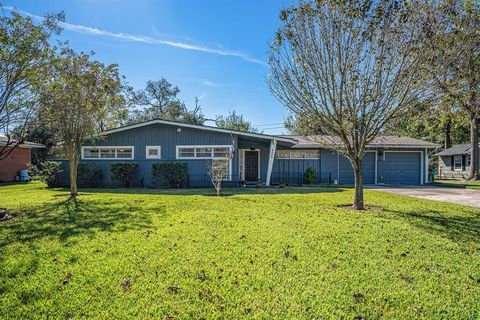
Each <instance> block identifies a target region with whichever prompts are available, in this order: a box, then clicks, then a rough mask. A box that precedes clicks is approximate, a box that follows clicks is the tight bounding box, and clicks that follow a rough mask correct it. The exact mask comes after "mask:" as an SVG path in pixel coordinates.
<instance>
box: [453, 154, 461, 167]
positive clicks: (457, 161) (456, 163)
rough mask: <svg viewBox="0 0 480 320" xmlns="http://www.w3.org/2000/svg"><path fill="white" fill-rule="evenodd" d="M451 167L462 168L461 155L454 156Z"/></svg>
mask: <svg viewBox="0 0 480 320" xmlns="http://www.w3.org/2000/svg"><path fill="white" fill-rule="evenodd" d="M453 167H454V169H455V170H462V156H455V157H454V160H453Z"/></svg>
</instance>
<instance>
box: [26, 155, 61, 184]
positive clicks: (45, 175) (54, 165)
mask: <svg viewBox="0 0 480 320" xmlns="http://www.w3.org/2000/svg"><path fill="white" fill-rule="evenodd" d="M28 171H29V172H30V174H31V175H32V176H33V177H34V178H35V179H39V180H41V181H43V182H45V183H46V184H47V187H48V188H54V187H58V174H59V173H60V172H62V171H63V170H62V168H61V163H60V162H58V161H43V162H40V163H39V164H38V165H36V166H35V165H32V164H29V165H28Z"/></svg>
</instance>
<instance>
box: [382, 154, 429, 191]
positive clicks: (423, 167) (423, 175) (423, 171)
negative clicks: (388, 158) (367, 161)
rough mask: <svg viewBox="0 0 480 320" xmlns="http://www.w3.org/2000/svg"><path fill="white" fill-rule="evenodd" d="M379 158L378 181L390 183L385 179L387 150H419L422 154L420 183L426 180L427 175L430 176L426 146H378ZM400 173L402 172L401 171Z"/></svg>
mask: <svg viewBox="0 0 480 320" xmlns="http://www.w3.org/2000/svg"><path fill="white" fill-rule="evenodd" d="M377 152H378V159H377V183H379V184H383V183H388V181H385V170H386V168H385V152H418V153H419V154H420V178H419V180H420V183H421V184H423V183H425V181H426V177H428V172H427V170H428V169H427V168H428V167H427V165H426V161H425V160H426V157H427V153H426V152H427V150H425V149H424V148H422V149H420V148H388V149H385V148H378V149H377ZM399 174H400V173H399Z"/></svg>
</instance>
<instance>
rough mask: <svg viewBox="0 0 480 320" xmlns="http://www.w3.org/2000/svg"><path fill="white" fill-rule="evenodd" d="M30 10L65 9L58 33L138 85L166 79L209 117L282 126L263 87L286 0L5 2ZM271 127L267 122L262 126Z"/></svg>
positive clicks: (279, 110) (280, 113)
mask: <svg viewBox="0 0 480 320" xmlns="http://www.w3.org/2000/svg"><path fill="white" fill-rule="evenodd" d="M0 1H1V2H2V4H3V5H4V6H11V7H15V8H17V9H19V10H23V11H26V12H29V13H30V14H33V15H42V14H44V13H46V12H58V11H60V10H63V11H64V12H65V15H66V22H67V23H69V24H70V25H68V26H67V28H65V30H64V31H63V33H62V36H61V38H62V39H65V40H68V41H69V43H70V46H71V47H72V48H74V49H75V50H77V51H94V52H95V57H96V59H98V60H100V61H102V62H104V63H107V64H110V63H116V64H118V65H119V68H120V72H121V73H122V74H123V75H125V77H126V79H127V81H128V82H129V83H130V84H131V85H132V86H133V87H135V88H137V89H138V88H142V87H144V85H145V83H146V81H147V80H155V79H160V78H161V77H165V78H166V79H167V80H168V81H170V82H171V83H173V84H176V85H178V86H179V88H180V89H181V93H180V98H181V100H183V101H185V102H186V103H187V105H188V106H190V107H191V106H193V104H194V97H195V96H198V97H199V98H201V100H200V103H201V105H202V106H203V111H204V113H205V114H206V116H207V117H209V118H214V117H215V115H217V114H227V113H228V112H229V111H231V110H236V111H237V112H238V113H241V114H243V115H244V116H245V118H246V119H247V120H250V121H251V122H252V124H254V125H260V126H259V128H260V129H262V130H264V132H265V133H270V134H275V133H281V132H284V131H285V130H284V129H282V128H279V127H282V125H283V119H284V117H285V115H286V114H287V111H286V109H285V108H284V107H283V106H282V105H281V104H280V103H279V102H278V101H277V100H276V99H275V98H274V97H273V96H272V95H271V94H270V93H269V92H268V88H267V85H266V82H265V79H266V77H267V75H268V71H269V69H268V66H267V65H266V54H267V51H268V43H269V41H270V40H271V39H272V38H273V36H274V32H275V29H276V27H277V26H278V24H279V20H278V14H279V11H280V9H281V8H283V7H285V6H288V5H289V3H290V1H289V0H261V1H260V0H257V1H254V0H252V1H225V0H224V1H221V0H215V1H207V0H205V1H194V0H189V1H187V0H159V1H113V0H105V1H93V0H82V1H8V0H3V1H2V0H0ZM265 125H269V126H265Z"/></svg>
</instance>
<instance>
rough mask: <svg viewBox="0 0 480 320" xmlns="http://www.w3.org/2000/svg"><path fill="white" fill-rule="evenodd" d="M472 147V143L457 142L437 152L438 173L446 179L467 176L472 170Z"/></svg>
mask: <svg viewBox="0 0 480 320" xmlns="http://www.w3.org/2000/svg"><path fill="white" fill-rule="evenodd" d="M470 147H471V145H470V144H457V145H454V146H453V147H451V148H449V149H446V150H443V151H442V152H439V153H437V154H435V155H434V156H438V173H437V175H438V176H439V177H440V178H445V179H465V178H467V177H468V173H469V171H470V157H471V148H470ZM479 156H480V154H479Z"/></svg>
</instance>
